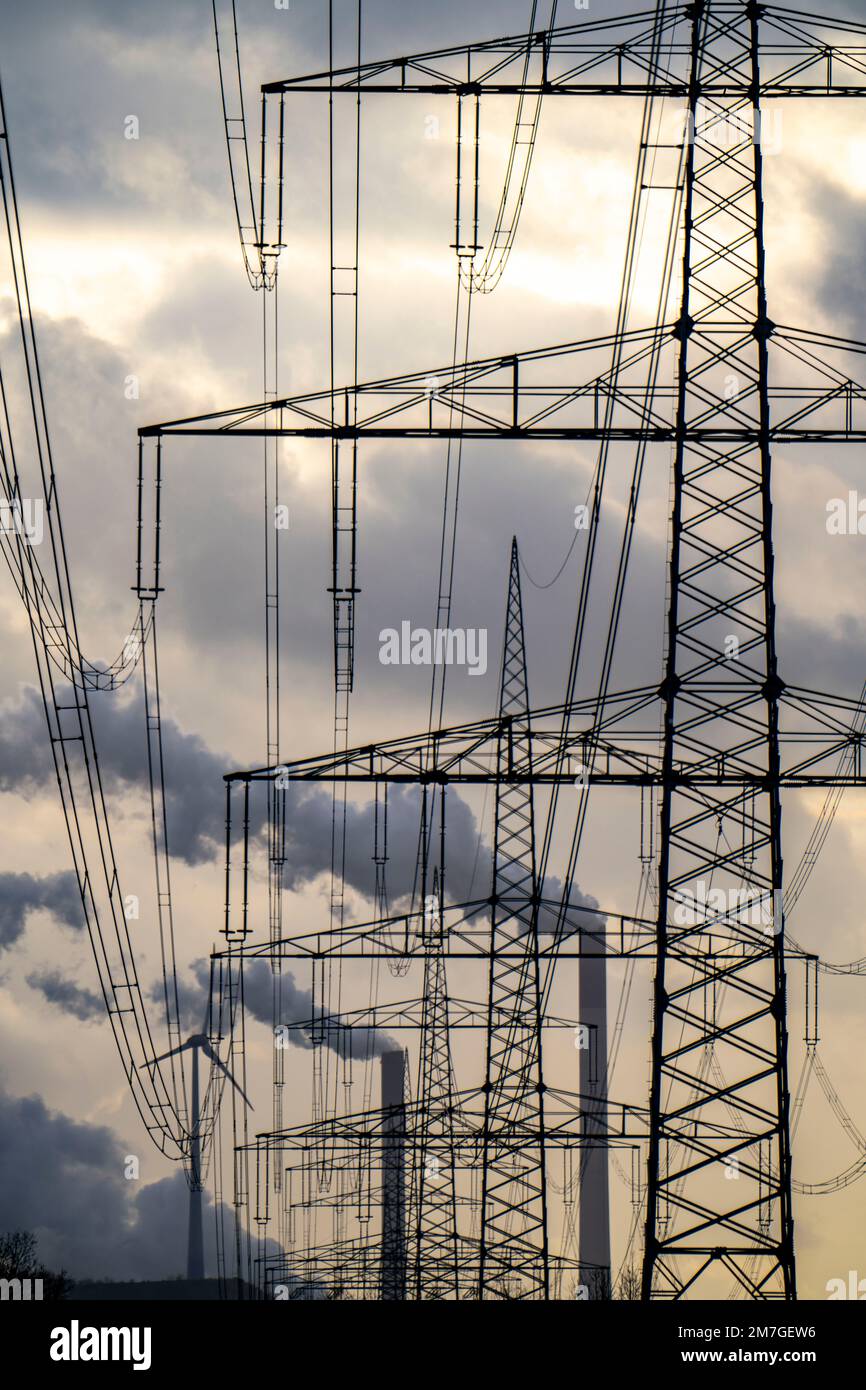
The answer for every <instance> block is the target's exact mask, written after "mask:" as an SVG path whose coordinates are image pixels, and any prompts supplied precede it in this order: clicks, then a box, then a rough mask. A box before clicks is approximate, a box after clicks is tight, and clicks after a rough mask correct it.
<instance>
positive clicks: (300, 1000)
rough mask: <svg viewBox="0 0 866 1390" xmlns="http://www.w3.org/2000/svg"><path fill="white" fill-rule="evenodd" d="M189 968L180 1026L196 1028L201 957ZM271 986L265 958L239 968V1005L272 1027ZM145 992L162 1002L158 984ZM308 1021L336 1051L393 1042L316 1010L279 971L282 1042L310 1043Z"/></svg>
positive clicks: (203, 1012) (203, 967)
mask: <svg viewBox="0 0 866 1390" xmlns="http://www.w3.org/2000/svg"><path fill="white" fill-rule="evenodd" d="M192 972H193V977H194V983H190V982H189V981H183V982H181V983H179V995H180V1007H181V1019H182V1026H183V1028H184V1029H185V1030H188V1031H190V1032H198V1031H199V1030H200V1029H201V1027H202V1021H203V1020H206V1019H207V1017H208V1000H209V996H210V988H211V983H210V966H209V964H208V962H207V961H195V962H194V963H193V967H192ZM273 989H274V976H273V972H272V970H271V967H270V965H269V963H268V962H267V961H266V960H253V961H250V962H248V963H247V965H246V966H245V968H244V1006H245V1008H246V1009H247V1011H248V1012H249V1013H250V1014H251V1016H252V1017H253V1018H255V1019H258V1021H259V1022H260V1023H264V1024H266V1025H267V1027H268V1028H271V1027H273V1026H274V993H273ZM150 993H151V998H152V999H153V1000H154V1002H155V1003H161V1002H162V986H161V985H155V986H154V987H153V988H152V990H151V992H150ZM313 1020H316V1021H317V1022H318V1023H319V1025H320V1026H321V1027H322V1029H323V1034H322V1036H323V1039H324V1043H325V1046H326V1047H330V1048H331V1049H332V1050H333V1051H334V1052H337V1053H338V1054H339V1055H340V1056H344V1057H345V1056H351V1057H353V1058H361V1057H378V1056H380V1055H381V1054H382V1053H383V1052H388V1051H390V1050H392V1049H393V1048H395V1047H397V1046H398V1044H397V1043H395V1042H394V1041H393V1039H391V1038H389V1037H388V1035H387V1034H386V1033H382V1032H380V1031H379V1030H377V1029H375V1028H353V1027H350V1026H347V1025H346V1024H344V1023H339V1022H338V1021H337V1020H336V1019H334V1018H333V1017H332V1016H331V1015H329V1014H324V1013H322V1010H321V1009H320V1008H317V1007H315V1006H314V1004H313V996H312V994H311V992H310V991H309V990H306V989H300V988H299V987H298V985H297V984H296V983H295V977H294V975H293V974H292V973H291V971H284V972H283V974H282V976H281V982H280V1008H279V1017H278V1019H277V1023H278V1024H282V1025H284V1026H286V1027H288V1030H289V1031H288V1033H287V1035H286V1037H287V1041H288V1042H289V1043H291V1044H292V1045H293V1046H295V1047H301V1048H307V1049H308V1048H310V1047H312V1041H311V1030H312V1024H313ZM298 1025H303V1026H298Z"/></svg>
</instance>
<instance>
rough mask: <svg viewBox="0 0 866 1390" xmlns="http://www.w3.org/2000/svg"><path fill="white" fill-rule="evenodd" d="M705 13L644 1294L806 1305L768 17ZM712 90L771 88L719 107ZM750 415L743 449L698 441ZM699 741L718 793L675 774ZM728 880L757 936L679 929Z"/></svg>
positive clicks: (698, 15)
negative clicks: (787, 814)
mask: <svg viewBox="0 0 866 1390" xmlns="http://www.w3.org/2000/svg"><path fill="white" fill-rule="evenodd" d="M692 8H693V16H692V57H691V69H690V74H689V98H688V116H689V132H688V133H689V137H690V138H689V139H688V141H687V145H686V169H685V205H684V250H683V292H682V310H681V315H680V319H679V323H678V324H677V328H676V332H677V335H678V338H679V342H680V348H679V364H678V378H677V414H676V445H675V461H674V503H673V536H672V550H671V560H670V605H669V612H668V649H667V666H666V674H665V681H664V687H663V691H662V694H663V699H664V711H665V715H664V717H665V737H664V768H663V781H662V803H661V846H660V858H659V898H660V908H659V922H658V942H659V957H658V967H657V973H656V982H655V1003H654V1025H653V1044H652V1088H651V1137H650V1158H649V1190H648V1207H647V1228H646V1254H645V1265H644V1294H645V1296H647V1297H648V1296H649V1295H650V1294H651V1293H653V1292H655V1293H660V1294H662V1295H665V1294H669V1295H671V1296H679V1295H680V1294H681V1293H682V1292H683V1291H684V1290H685V1289H686V1288H692V1287H694V1285H695V1284H696V1283H697V1281H698V1280H700V1279H701V1277H702V1276H703V1275H704V1274H705V1273H706V1271H707V1270H708V1268H709V1267H711V1266H712V1264H713V1262H714V1261H716V1260H719V1261H721V1262H722V1263H723V1264H724V1265H725V1266H726V1267H727V1269H728V1270H729V1271H730V1272H731V1273H732V1274H733V1275H734V1276H735V1278H736V1279H737V1280H738V1281H739V1283H740V1284H741V1285H742V1287H743V1289H744V1290H745V1291H746V1292H747V1293H748V1294H749V1295H750V1296H752V1297H756V1296H760V1295H767V1294H769V1293H771V1292H775V1293H777V1294H780V1295H785V1296H788V1297H791V1296H793V1293H794V1253H793V1225H792V1216H791V1185H790V1184H791V1159H790V1151H789V1138H788V1077H787V1063H786V1047H787V1035H786V1025H785V968H784V958H783V953H784V939H783V935H782V930H783V924H782V921H781V920H777V917H776V914H775V913H774V906H775V904H776V902H777V901H780V899H779V898H777V897H776V896H774V895H776V894H781V888H782V853H781V805H780V797H779V708H778V700H779V695H780V693H781V684H780V681H779V674H778V669H777V660H776V638H775V605H774V599H773V534H772V503H771V498H770V467H771V464H770V442H769V429H770V419H769V395H768V388H769V366H768V351H767V344H768V341H769V339H770V337H771V336H772V333H773V327H774V325H773V324H772V323H771V321H770V319H769V317H768V314H767V296H766V289H765V285H764V223H763V194H762V166H761V160H762V152H761V144H760V119H761V116H760V105H759V98H758V92H759V89H760V74H759V65H758V23H757V21H758V6H757V5H754V4H752V5H746V6H744V7H743V8H742V9H741V10H740V12H739V13H734V14H732V13H731V12H730V10H729V9H728V8H725V9H723V10H722V13H721V14H716V13H715V7H714V6H713V5H711V4H707V5H703V4H698V5H695V6H693V7H692ZM709 78H711V79H712V81H713V82H715V83H719V82H721V83H728V82H729V83H731V85H733V86H735V87H738V88H741V89H748V88H751V89H752V95H751V97H748V98H744V97H742V96H733V97H727V98H726V97H713V98H712V99H711V100H709V101H705V98H704V97H703V95H702V90H703V84H704V82H705V81H706V80H707V79H709ZM720 126H724V127H725V129H726V132H727V134H726V139H725V141H724V142H722V141H720V140H719V138H718V134H719V127H720ZM744 417H747V418H748V420H749V422H750V425H751V427H752V432H753V436H754V437H753V439H749V440H748V441H747V442H746V443H744V444H739V445H736V446H731V445H725V444H712V443H708V442H707V441H706V440H704V439H703V438H702V437H701V427H702V426H703V425H705V424H706V422H707V421H708V420H713V421H714V422H716V423H718V424H723V423H724V422H725V421H726V420H733V419H734V418H737V419H738V420H739V421H740V422H742V421H743V419H744ZM734 651H735V652H737V654H738V658H739V659H738V660H734V661H732V660H731V659H730V653H731V652H734ZM696 739H699V740H700V749H701V752H700V763H699V765H700V764H701V763H702V764H703V766H705V767H711V766H713V765H714V764H715V765H716V766H718V768H719V770H720V774H721V775H720V780H719V784H718V785H717V786H716V787H714V788H712V789H711V790H707V789H704V788H702V789H701V790H700V791H696V790H695V789H693V788H692V787H690V786H688V785H685V786H684V785H682V784H681V783H679V782H678V781H677V780H676V779H675V777H674V767H675V765H676V763H677V762H679V761H680V760H681V757H682V755H683V754H684V753H685V752H686V750H689V751H691V750H693V749H694V746H695V741H696ZM728 764H730V765H731V766H733V767H737V766H738V767H740V768H742V767H743V765H744V764H745V765H748V766H749V767H750V768H751V769H753V771H754V775H755V777H756V778H759V779H760V791H759V792H757V793H755V792H752V791H749V790H746V791H744V790H743V789H742V787H741V786H740V785H738V783H739V782H740V781H741V777H740V775H739V773H738V774H737V781H736V783H734V784H728V783H726V780H725V776H724V768H725V767H726V765H728ZM726 832H728V833H726ZM732 839H733V840H735V841H736V848H735V849H733V850H732V849H730V848H729V846H730V843H731V840H732ZM714 875H715V886H719V885H720V884H723V885H725V884H728V885H730V886H731V887H732V888H735V887H736V885H737V884H738V883H739V882H746V883H748V884H749V885H750V886H751V888H752V889H753V892H754V893H755V895H756V898H757V901H758V902H759V903H760V904H761V906H762V907H763V909H764V911H763V912H762V914H761V916H762V921H761V924H760V925H756V926H755V927H754V928H752V929H751V930H749V929H747V928H746V927H745V926H744V924H743V923H742V922H741V921H740V920H739V919H738V918H736V917H735V918H734V919H732V920H730V921H724V920H723V921H722V922H721V923H719V924H716V925H715V926H714V927H713V929H712V930H708V927H707V924H706V922H705V921H701V920H700V914H699V913H698V914H696V918H697V920H696V921H695V923H694V924H693V925H690V926H687V927H685V928H684V929H683V930H677V927H676V925H675V909H676V905H677V904H679V903H680V902H681V901H682V898H683V896H684V895H687V896H695V897H700V891H699V890H698V891H697V892H696V885H697V884H700V883H701V882H705V883H710V882H711V881H713V876H714ZM714 1136H715V1137H714ZM726 1174H730V1175H731V1176H732V1177H733V1178H735V1179H736V1180H730V1178H729V1177H727V1176H726ZM676 1218H681V1219H680V1220H677V1219H676Z"/></svg>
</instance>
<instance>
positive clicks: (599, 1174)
mask: <svg viewBox="0 0 866 1390" xmlns="http://www.w3.org/2000/svg"><path fill="white" fill-rule="evenodd" d="M582 936H583V944H584V949H586V948H587V947H588V948H589V949H604V946H603V943H604V937H603V935H602V936H601V937H600V938H597V937H594V936H593V935H592V934H591V933H589V932H587V931H586V929H584V931H583V933H582ZM578 970H579V980H578V993H579V1012H580V1022H581V1024H582V1025H583V1027H584V1028H585V1030H586V1032H585V1033H584V1035H583V1036H584V1038H585V1040H586V1042H587V1044H588V1045H587V1046H585V1047H582V1048H581V1051H580V1093H581V1096H582V1105H583V1110H584V1115H583V1123H582V1127H581V1128H582V1133H583V1135H584V1138H585V1139H586V1141H587V1143H586V1145H585V1146H582V1147H581V1158H580V1227H579V1241H580V1246H579V1248H580V1282H581V1284H582V1285H583V1286H584V1287H585V1288H586V1290H587V1296H588V1297H589V1298H590V1299H591V1300H599V1299H609V1298H611V1297H612V1296H613V1291H612V1289H611V1273H610V1192H609V1182H608V1177H609V1172H608V1149H607V1132H608V1116H607V959H606V957H605V956H589V955H581V957H580V962H579V966H578Z"/></svg>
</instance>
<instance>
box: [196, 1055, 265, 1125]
mask: <svg viewBox="0 0 866 1390" xmlns="http://www.w3.org/2000/svg"><path fill="white" fill-rule="evenodd" d="M202 1052H204V1054H205V1056H206V1057H209V1058H210V1060H211V1061H212V1062H213V1064H214V1066H217V1067H219V1069H220V1071H221V1072H224V1073H225V1075H226V1076H227V1077H228V1079H229V1081H230V1082H231V1083H232V1085H233V1086H234V1088H235V1090H236V1091H237V1092H238V1094H239V1095H240V1096H242V1097H243V1099H244V1100H245V1101H246V1103H247V1105H248V1106H249V1107H250V1109H251V1110H254V1109H255V1106H254V1105H253V1103H252V1101H251V1100H250V1098H249V1096H247V1095H246V1094H245V1092H244V1091H243V1090H242V1088H241V1087H240V1086H239V1085H238V1083H237V1082H236V1081H235V1079H234V1077H233V1076H232V1074H231V1072H230V1071H229V1069H228V1067H227V1066H226V1064H225V1062H222V1061H220V1059H219V1057H218V1056H217V1055H216V1053H215V1052H214V1050H213V1048H212V1047H211V1045H210V1043H205V1044H204V1046H203V1047H202Z"/></svg>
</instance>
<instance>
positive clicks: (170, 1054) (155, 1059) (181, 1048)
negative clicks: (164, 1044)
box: [139, 1038, 194, 1071]
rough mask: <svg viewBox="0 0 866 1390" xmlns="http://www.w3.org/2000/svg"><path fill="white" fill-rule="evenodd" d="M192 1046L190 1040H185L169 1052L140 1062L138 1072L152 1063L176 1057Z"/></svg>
mask: <svg viewBox="0 0 866 1390" xmlns="http://www.w3.org/2000/svg"><path fill="white" fill-rule="evenodd" d="M193 1046H194V1043H193V1040H192V1038H187V1040H186V1042H183V1043H181V1044H180V1046H179V1047H173V1048H172V1049H171V1050H170V1051H169V1052H162V1053H160V1055H159V1056H158V1057H151V1058H150V1059H149V1060H148V1061H147V1062H142V1064H141V1066H140V1067H139V1071H141V1070H142V1068H144V1067H150V1066H152V1065H153V1063H154V1062H164V1061H165V1060H166V1059H167V1058H168V1057H176V1056H177V1055H178V1053H179V1052H185V1051H186V1049H187V1048H188V1047H193Z"/></svg>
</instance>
